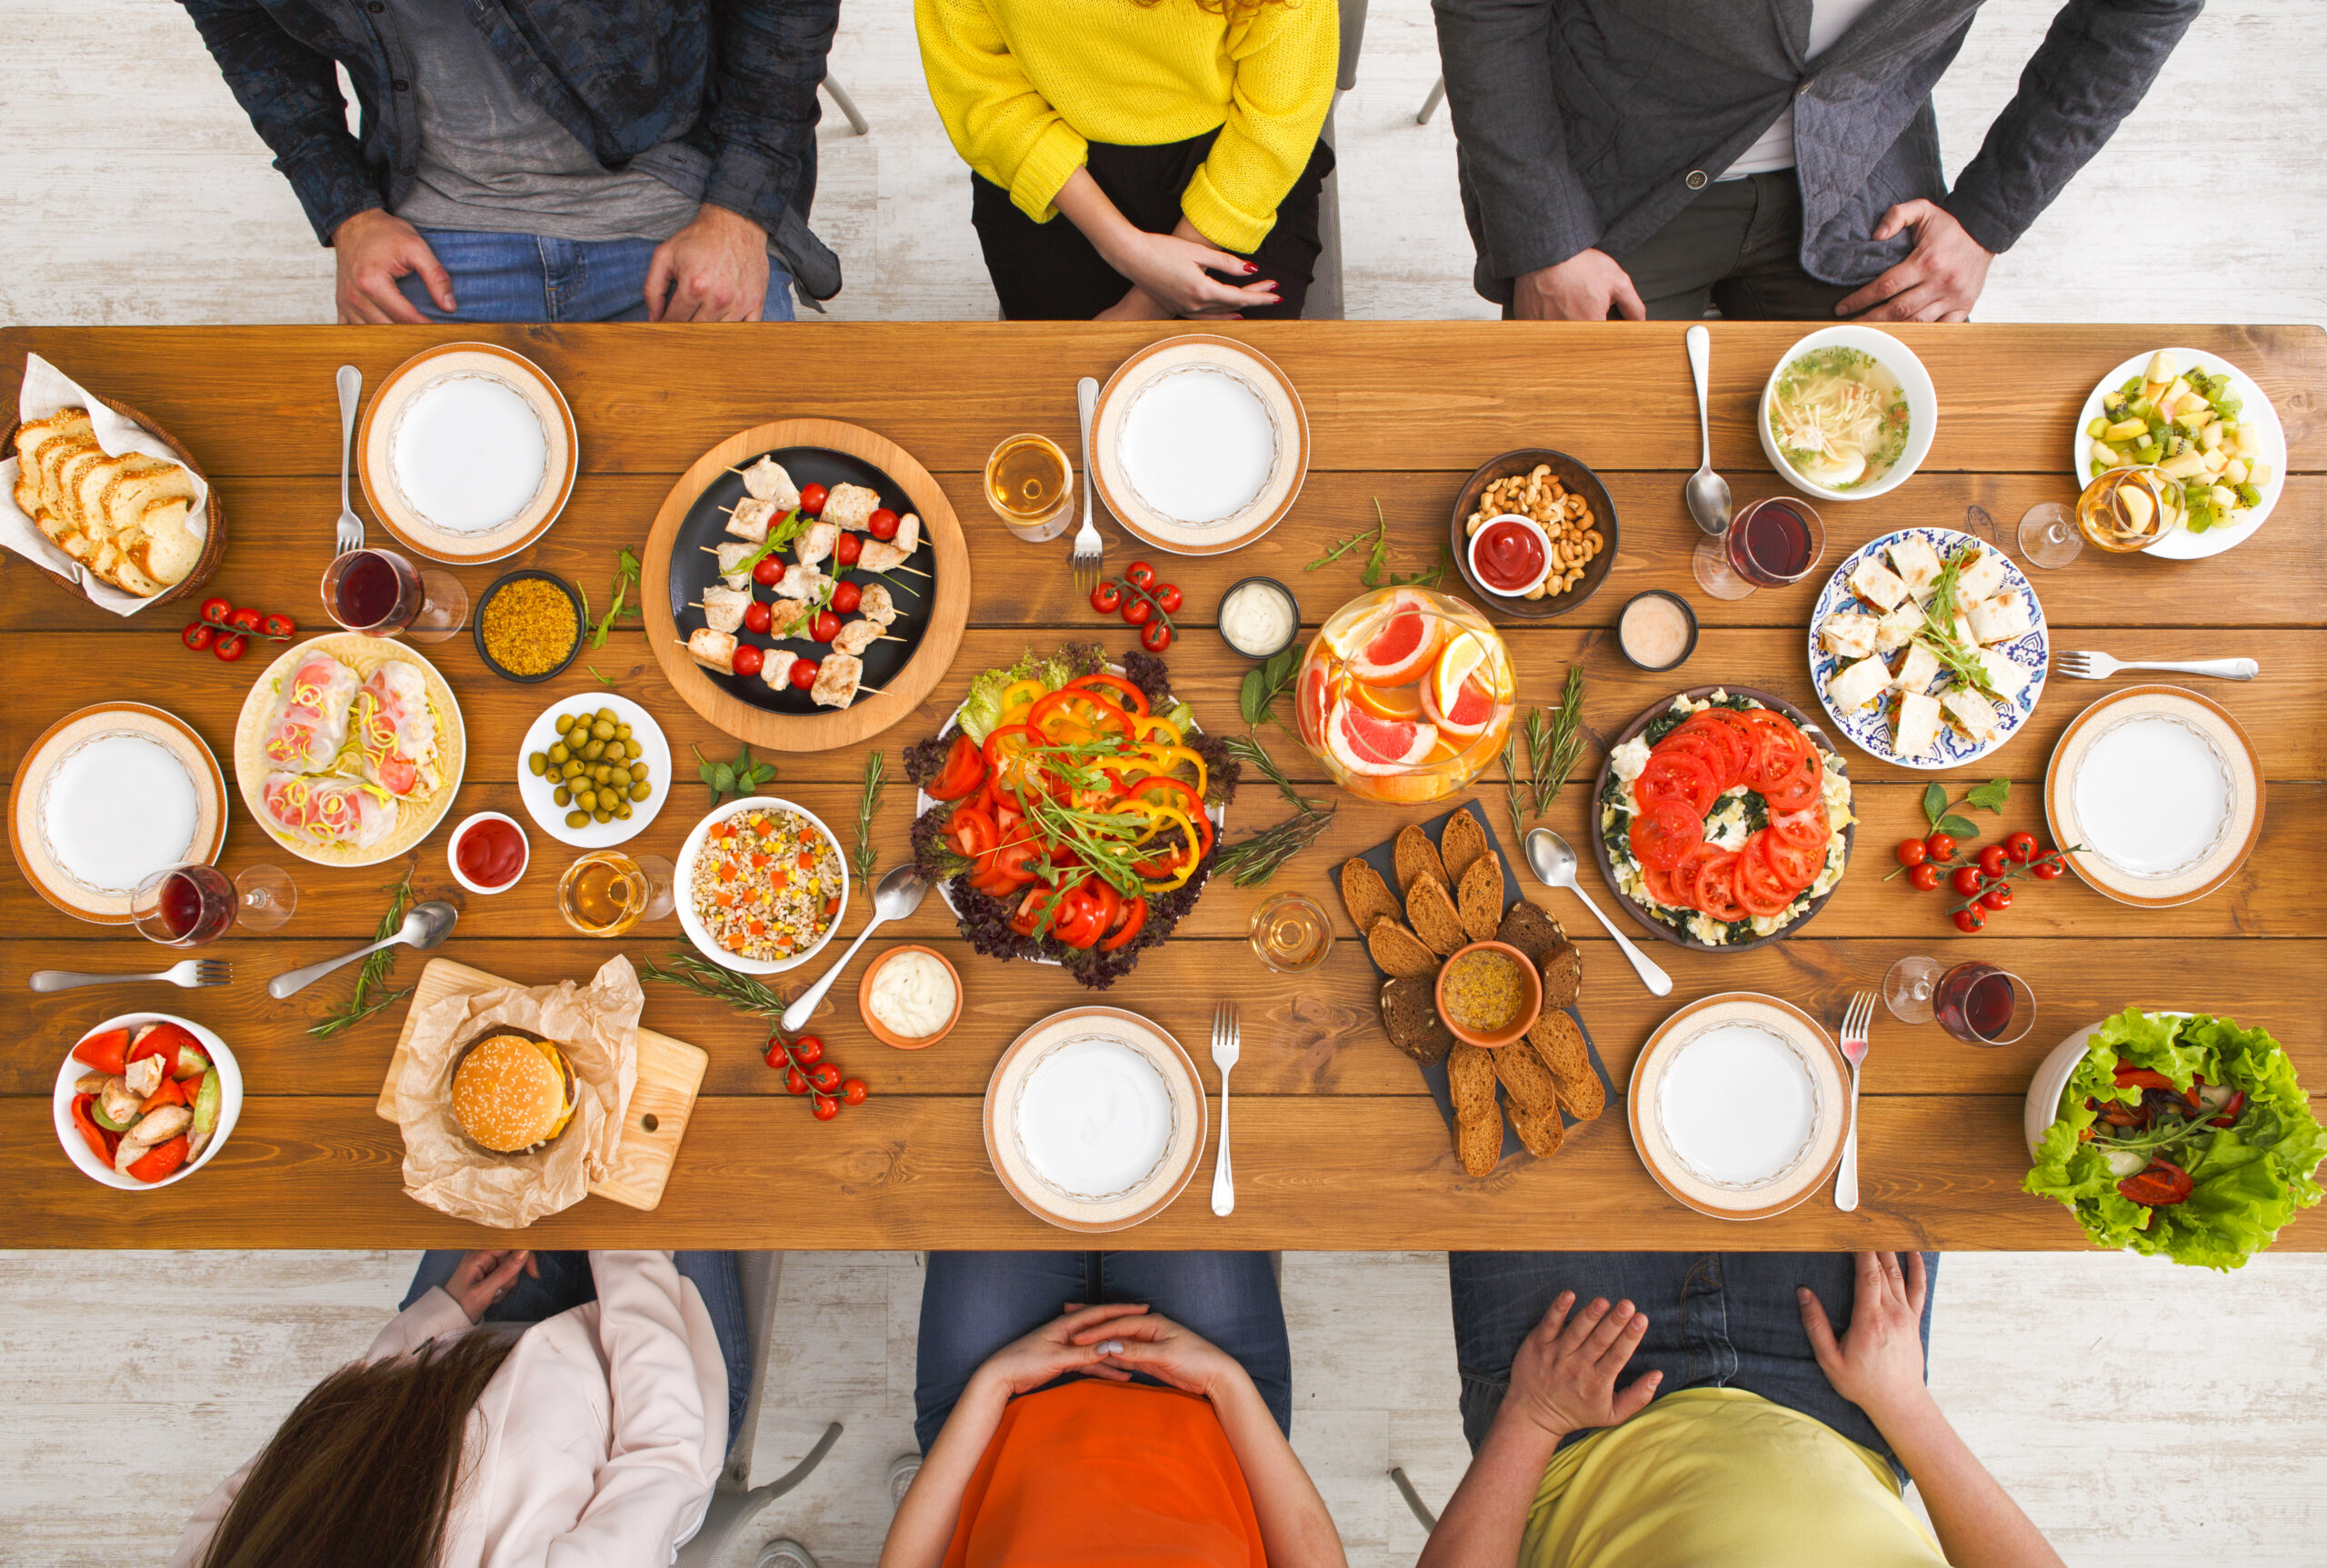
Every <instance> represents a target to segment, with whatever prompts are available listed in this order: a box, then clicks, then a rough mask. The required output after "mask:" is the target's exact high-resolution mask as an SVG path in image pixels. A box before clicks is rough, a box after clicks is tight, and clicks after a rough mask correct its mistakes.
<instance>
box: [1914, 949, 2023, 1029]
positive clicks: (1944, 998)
mask: <svg viewBox="0 0 2327 1568" xmlns="http://www.w3.org/2000/svg"><path fill="white" fill-rule="evenodd" d="M1931 1000H1932V1011H1933V1014H1934V1015H1936V1016H1937V1018H1938V1019H1939V1026H1940V1027H1941V1028H1942V1029H1944V1030H1946V1031H1947V1032H1948V1034H1952V1035H1953V1036H1954V1037H1955V1038H1956V1039H1958V1040H1961V1041H1962V1042H1963V1044H1966V1045H2009V1044H2012V1042H2013V1041H2015V1040H2017V1039H2019V1038H2020V1037H2021V1036H2022V1035H2023V1034H2027V1033H2028V1031H2029V1030H2031V1029H2032V1028H2034V1027H2035V1025H2036V993H2035V992H2033V991H2032V990H2030V989H2029V986H2028V982H2026V981H2025V980H2022V978H2021V977H2020V976H2019V975H2017V974H2012V973H2011V972H2010V971H2008V970H2003V969H1999V968H1997V967H1996V966H1995V965H1994V964H1985V963H1982V962H1981V961H1980V960H1979V959H1976V958H1973V959H1967V960H1966V961H1965V962H1963V963H1962V964H1957V965H1956V966H1955V967H1954V968H1952V969H1951V970H1949V971H1948V972H1947V973H1946V974H1942V975H1941V976H1940V977H1939V985H1938V987H1937V988H1936V989H1935V990H1933V992H1932V997H1931Z"/></svg>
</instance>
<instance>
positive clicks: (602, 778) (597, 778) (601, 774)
mask: <svg viewBox="0 0 2327 1568" xmlns="http://www.w3.org/2000/svg"><path fill="white" fill-rule="evenodd" d="M590 782H591V783H592V784H612V783H614V769H612V768H610V767H608V766H607V765H606V764H604V763H600V764H598V765H597V766H596V767H594V768H592V769H591V770H590Z"/></svg>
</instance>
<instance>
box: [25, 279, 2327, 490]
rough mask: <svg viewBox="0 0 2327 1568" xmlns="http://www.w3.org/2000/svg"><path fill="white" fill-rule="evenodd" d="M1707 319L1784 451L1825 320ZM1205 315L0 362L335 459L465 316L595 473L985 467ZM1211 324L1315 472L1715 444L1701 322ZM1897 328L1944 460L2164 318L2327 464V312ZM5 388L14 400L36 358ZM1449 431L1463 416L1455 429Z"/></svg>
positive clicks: (1744, 438) (216, 349)
mask: <svg viewBox="0 0 2327 1568" xmlns="http://www.w3.org/2000/svg"><path fill="white" fill-rule="evenodd" d="M1711 325H1712V331H1713V389H1714V393H1713V444H1714V449H1713V457H1714V462H1715V464H1717V465H1719V466H1721V467H1723V468H1741V467H1743V466H1747V465H1749V464H1753V463H1754V462H1755V461H1756V459H1755V458H1754V456H1753V454H1756V453H1758V452H1759V451H1760V444H1759V439H1758V437H1757V436H1756V435H1755V434H1754V424H1753V422H1754V419H1755V416H1756V409H1757V406H1758V402H1759V399H1760V395H1761V392H1762V387H1763V384H1764V382H1766V381H1767V379H1768V377H1769V374H1770V372H1771V371H1772V370H1773V369H1774V368H1775V366H1776V364H1777V361H1778V358H1779V356H1780V355H1783V353H1784V352H1785V350H1786V349H1787V347H1788V346H1790V345H1792V344H1793V343H1794V342H1796V341H1798V340H1799V339H1800V337H1801V336H1802V335H1803V329H1802V325H1801V324H1798V323H1783V322H1716V323H1713V324H1711ZM1184 330H1185V325H1184V324H1182V323H1170V324H1155V325H1128V324H1126V325H1112V324H1108V323H1035V322H1011V323H991V324H986V323H971V322H942V323H940V322H929V323H921V322H880V323H858V322H827V323H798V324H786V325H767V326H764V327H752V326H726V327H721V328H718V329H715V330H714V329H705V328H700V327H690V326H644V325H576V326H504V327H492V326H475V327H463V328H460V329H458V330H457V331H455V330H451V329H446V328H442V327H329V326H317V327H303V326H268V327H232V326H221V327H128V328H123V327H44V328H32V327H7V328H0V376H5V375H13V374H14V373H15V367H16V366H17V365H20V364H21V363H22V355H23V354H24V353H25V351H27V350H33V349H37V350H38V351H39V352H41V353H42V354H44V355H45V356H46V357H48V358H49V359H50V360H51V361H52V362H54V363H55V364H56V365H60V366H61V367H62V368H63V369H65V371H66V372H67V373H68V374H70V375H74V376H75V377H76V378H78V379H79V380H81V381H82V382H83V384H84V385H89V386H91V387H93V388H95V389H96V390H99V391H102V392H103V393H105V394H107V395H109V396H112V397H115V398H118V399H121V400H122V401H125V402H126V403H129V404H133V405H135V407H137V408H139V409H141V410H143V411H144V412H145V414H148V415H149V416H151V417H152V418H154V419H155V420H158V421H160V422H161V423H162V424H165V425H166V426H167V427H168V428H169V429H170V430H171V432H172V434H175V435H176V436H177V437H178V438H179V439H180V440H182V441H184V442H185V443H186V444H187V445H188V447H189V448H191V449H192V450H193V451H194V452H195V454H196V455H197V456H198V457H199V458H200V459H201V461H202V463H203V464H204V466H205V472H210V471H215V472H216V473H218V474H254V473H265V474H284V473H292V474H337V473H338V471H339V427H338V423H337V421H336V419H335V418H334V417H333V414H334V413H335V408H336V404H335V402H334V400H333V394H332V376H333V374H334V372H335V370H336V369H337V367H338V366H339V365H342V364H353V365H358V366H360V367H361V368H362V370H363V372H364V377H365V386H366V387H367V388H369V387H375V386H377V385H379V384H380V381H381V378H382V377H384V376H385V375H387V373H388V372H389V371H391V370H393V369H394V367H395V366H396V365H400V364H402V363H403V362H404V360H405V359H407V358H409V357H411V356H412V355H414V354H416V353H418V352H419V351H420V350H422V349H423V348H425V347H428V346H429V345H434V344H437V343H443V342H447V341H452V340H455V339H461V338H465V339H468V340H473V341H478V340H481V341H484V342H489V343H499V344H504V345H507V346H509V347H511V348H514V349H515V350H516V351H518V352H519V353H521V354H524V355H527V356H528V357H530V358H532V359H534V361H535V362H537V363H538V364H539V365H541V366H542V368H543V369H544V371H545V372H547V373H548V375H550V376H551V378H552V379H553V380H554V381H555V382H557V384H558V385H559V386H560V388H561V389H562V390H563V391H564V394H565V395H566V399H567V401H568V402H569V403H570V404H572V405H573V407H574V418H575V422H576V424H578V425H579V427H580V430H581V448H582V460H583V462H584V464H586V465H587V466H588V468H589V469H590V470H591V471H592V472H594V473H607V472H627V473H668V472H671V471H672V470H673V469H674V466H680V467H683V466H684V462H685V461H690V460H692V458H693V457H694V454H698V453H701V452H704V451H705V450H707V449H708V448H709V447H711V446H712V445H713V444H714V443H716V442H718V441H720V440H722V439H724V437H726V436H728V435H730V434H734V432H735V431H738V430H742V429H744V428H746V427H747V426H750V425H753V424H760V423H762V422H763V421H764V420H768V419H773V418H777V417H781V416H784V415H789V414H818V415H822V416H824V417H827V418H834V419H845V420H850V421H853V422H854V423H856V424H864V425H867V426H869V427H871V428H873V429H874V430H878V431H880V432H881V433H882V434H884V435H886V436H888V437H889V438H890V439H892V440H894V441H895V442H897V443H899V444H901V445H903V446H904V447H905V448H906V449H908V450H909V451H911V452H912V453H913V454H914V455H915V456H916V457H918V458H920V459H921V461H922V463H923V464H924V466H926V467H929V468H931V469H933V470H954V471H964V470H974V469H978V468H980V467H982V466H983V465H984V462H985V457H986V454H987V453H988V452H990V451H991V450H992V449H993V447H994V444H995V442H997V441H998V440H1000V439H1001V438H1002V437H1003V436H1004V435H1007V434H1011V433H1013V432H1014V431H1020V430H1030V429H1031V430H1040V431H1044V432H1046V433H1047V434H1051V435H1052V436H1054V437H1055V438H1057V439H1059V440H1061V441H1062V442H1064V443H1066V444H1068V445H1069V446H1070V447H1072V446H1073V444H1074V443H1073V440H1072V437H1073V434H1074V428H1075V422H1074V383H1075V378H1076V377H1078V376H1083V375H1095V376H1098V377H1101V378H1102V379H1104V378H1105V377H1106V376H1108V375H1111V374H1113V372H1114V369H1115V367H1116V366H1117V365H1121V364H1122V363H1123V361H1124V359H1125V358H1127V357H1128V356H1129V355H1131V354H1132V353H1134V351H1135V350H1137V349H1138V348H1140V347H1141V346H1143V345H1146V344H1149V343H1152V342H1154V341H1156V340H1157V339H1159V338H1164V337H1169V336H1173V335H1177V334H1179V333H1181V332H1183V331H1184ZM1208 330H1211V331H1214V332H1217V333H1219V334H1221V335H1224V336H1231V337H1235V338H1238V339H1240V340H1242V341H1243V342H1245V343H1249V344H1251V345H1253V347H1255V348H1257V349H1259V350H1260V351H1261V352H1263V353H1264V354H1266V355H1269V356H1270V357H1271V358H1273V359H1274V360H1275V361H1276V362H1277V363H1278V364H1279V365H1282V366H1283V369H1284V371H1285V374H1286V375H1288V376H1290V377H1291V378H1292V381H1293V385H1294V387H1295V388H1296V389H1297V390H1298V391H1299V392H1300V394H1301V397H1302V400H1303V404H1304V405H1305V406H1306V408H1307V411H1308V416H1309V423H1310V427H1311V430H1312V433H1313V458H1312V460H1311V465H1312V467H1313V469H1316V470H1320V471H1323V470H1332V469H1346V470H1355V471H1361V472H1371V471H1375V470H1381V469H1403V468H1417V469H1420V468H1438V469H1447V468H1453V469H1461V470H1463V471H1468V470H1469V469H1471V468H1473V467H1475V466H1476V465H1477V464H1478V463H1479V462H1480V461H1481V459H1483V458H1485V457H1488V456H1492V455H1493V454H1495V453H1498V452H1503V451H1506V450H1508V449H1510V448H1513V447H1518V446H1537V445H1552V446H1557V447H1560V448H1561V449H1563V450H1573V449H1576V448H1579V447H1581V448H1584V449H1585V450H1584V451H1583V455H1585V456H1586V457H1587V458H1588V459H1589V460H1590V461H1591V462H1592V463H1593V464H1595V465H1596V466H1603V467H1607V468H1616V469H1624V468H1663V469H1676V470H1681V471H1686V470H1688V469H1691V468H1693V467H1695V466H1696V461H1695V456H1696V448H1697V438H1696V424H1695V418H1694V415H1695V413H1696V407H1695V401H1694V396H1695V394H1694V393H1693V390H1692V388H1691V385H1690V381H1689V375H1688V369H1687V361H1686V359H1685V357H1684V355H1683V351H1682V345H1681V337H1682V333H1683V324H1682V323H1679V322H1652V323H1647V324H1631V323H1621V322H1530V323H1503V322H1337V323H1334V324H1333V325H1331V326H1329V327H1323V328H1321V327H1320V325H1319V324H1317V323H1313V322H1281V323H1280V322H1230V323H1221V324H1215V325H1212V326H1211V327H1210V328H1208ZM1893 331H1895V333H1896V335H1897V336H1898V337H1899V338H1900V339H1901V340H1902V341H1903V342H1904V343H1906V344H1907V345H1908V346H1909V347H1911V348H1912V349H1913V350H1914V352H1915V354H1916V355H1917V356H1918V357H1919V358H1921V359H1922V360H1923V364H1924V365H1926V366H1927V367H1928V368H1929V369H1930V371H1931V375H1932V379H1933V383H1934V385H1936V387H1937V389H1938V392H1939V405H1940V408H1941V410H1942V413H1941V415H1940V421H1939V428H1938V430H1937V432H1936V433H1935V438H1934V441H1933V447H1932V453H1931V456H1930V457H1929V458H1928V459H1927V460H1926V462H1925V463H1924V465H1923V466H1924V467H1925V468H1926V469H1928V470H1930V471H1933V472H1940V471H1945V470H1961V471H1965V472H1981V473H2036V474H2049V473H2056V472H2059V471H2060V470H2062V468H2064V467H2065V466H2066V460H2067V449H2068V444H2069V440H2070V436H2071V434H2072V426H2073V424H2074V420H2075V416H2076V412H2077V410H2078V408H2079V407H2080V406H2081V405H2082V402H2083V400H2084V398H2085V396H2086V394H2089V393H2090V392H2091V391H2092V387H2093V385H2094V384H2095V383H2096V382H2098V381H2099V380H2100V379H2101V377H2102V376H2103V375H2107V374H2108V373H2109V372H2110V371H2111V370H2113V369H2114V368H2116V366H2117V365H2119V364H2120V363H2121V362H2122V361H2123V360H2125V359H2127V358H2130V357H2132V355H2136V354H2143V353H2147V352H2148V351H2149V350H2151V349H2152V348H2156V347H2159V346H2161V345H2167V344H2177V345H2187V346H2190V347H2193V348H2203V349H2209V350H2212V351H2213V352H2215V353H2218V354H2221V355H2223V356H2224V357H2226V358H2228V359H2230V360H2232V362H2234V363H2236V364H2238V365H2241V366H2242V368H2244V369H2245V370H2246V371H2247V372H2248V374H2250V375H2252V376H2253V377H2254V378H2255V380H2256V383H2257V385H2260V386H2261V387H2262V390H2263V391H2264V393H2266V394H2268V395H2269V396H2270V398H2271V400H2272V404H2274V405H2275V406H2276V407H2277V409H2278V411H2279V416H2280V419H2281V421H2282V423H2283V424H2285V426H2286V431H2287V439H2288V444H2289V455H2290V459H2291V466H2292V469H2293V470H2296V471H2301V472H2306V473H2308V472H2316V471H2320V470H2322V469H2327V420H2322V417H2321V412H2322V404H2320V402H2319V401H2318V399H2317V397H2316V395H2315V393H2316V390H2317V388H2318V387H2319V386H2320V385H2322V382H2327V334H2322V331H2321V329H2319V328H2317V327H2314V326H2199V325H2182V326H2167V325H2140V326H2133V325H2079V326H2061V325H2001V324H1982V325H1977V326H1962V325H1957V326H1922V325H1903V326H1897V327H1895V328H1893ZM762 345H764V348H765V353H766V355H768V356H770V358H771V359H773V358H780V361H781V363H782V365H783V366H784V372H783V375H782V376H781V377H780V378H779V377H776V376H774V375H768V374H763V373H762V372H761V371H760V370H758V369H757V368H756V366H757V365H761V364H764V363H767V362H768V361H767V360H764V359H763V358H762V356H761V350H762ZM744 366H752V367H754V368H749V369H745V368H743V367H744ZM0 388H5V390H6V391H7V393H8V394H9V401H10V402H13V393H14V382H13V381H0ZM965 394H970V395H965ZM1553 410H1556V411H1558V412H1557V413H1550V412H1547V411H1553ZM1450 430H1458V431H1460V432H1461V433H1462V439H1461V441H1459V442H1450V441H1449V440H1448V439H1447V433H1448V432H1449V431H1450ZM1562 433H1565V434H1564V436H1563V437H1562ZM674 457H676V458H680V459H682V461H681V462H679V463H677V464H674V461H673V460H674ZM318 521H319V522H320V521H322V520H321V519H319V520H318Z"/></svg>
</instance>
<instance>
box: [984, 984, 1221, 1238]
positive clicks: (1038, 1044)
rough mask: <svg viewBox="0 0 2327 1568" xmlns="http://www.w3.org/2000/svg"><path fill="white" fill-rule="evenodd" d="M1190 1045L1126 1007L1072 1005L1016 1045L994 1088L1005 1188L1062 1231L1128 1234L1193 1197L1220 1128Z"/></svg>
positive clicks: (991, 1111) (991, 1136)
mask: <svg viewBox="0 0 2327 1568" xmlns="http://www.w3.org/2000/svg"><path fill="white" fill-rule="evenodd" d="M1209 1113H1210V1108H1209V1106H1208V1105H1207V1104H1206V1103H1205V1100H1204V1087H1203V1078H1201V1077H1200V1076H1198V1075H1197V1073H1196V1064H1195V1063H1194V1062H1193V1060H1192V1059H1190V1057H1189V1055H1188V1054H1187V1052H1186V1051H1184V1050H1183V1049H1182V1048H1181V1046H1180V1043H1179V1042H1178V1041H1177V1040H1174V1039H1173V1038H1172V1036H1171V1035H1170V1034H1167V1033H1165V1032H1164V1029H1162V1028H1161V1027H1159V1026H1158V1025H1156V1024H1152V1023H1150V1022H1149V1021H1148V1020H1146V1019H1144V1018H1143V1017H1141V1016H1140V1015H1139V1014H1136V1013H1127V1012H1125V1011H1124V1010H1123V1009H1122V1008H1120V1007H1096V1006H1093V1007H1070V1008H1068V1009H1067V1010H1066V1011H1065V1012H1064V1013H1054V1014H1051V1015H1050V1016H1049V1017H1048V1018H1045V1019H1044V1020H1043V1021H1042V1022H1041V1023H1039V1024H1035V1025H1034V1027H1033V1028H1031V1029H1029V1030H1027V1031H1026V1032H1025V1033H1024V1034H1021V1035H1019V1036H1018V1038H1017V1039H1015V1040H1014V1041H1012V1042H1011V1043H1010V1047H1009V1049H1007V1050H1005V1051H1004V1052H1003V1054H1002V1060H1001V1061H1000V1062H998V1063H996V1064H994V1076H993V1077H992V1078H991V1079H989V1080H988V1081H987V1083H986V1086H985V1111H984V1125H985V1152H986V1158H987V1159H989V1160H991V1161H992V1162H993V1164H994V1174H995V1175H996V1176H998V1177H1000V1178H1001V1180H1002V1185H1003V1188H1004V1191H1006V1192H1008V1193H1009V1194H1010V1195H1011V1196H1012V1197H1014V1198H1015V1199H1017V1200H1018V1202H1019V1203H1020V1204H1022V1205H1023V1206H1024V1208H1025V1210H1026V1212H1027V1213H1031V1214H1034V1216H1036V1217H1037V1218H1039V1219H1044V1220H1047V1221H1049V1222H1050V1223H1052V1224H1054V1225H1057V1226H1058V1227H1060V1228H1061V1229H1062V1230H1069V1231H1084V1232H1099V1231H1120V1230H1126V1229H1128V1228H1129V1227H1131V1226H1133V1225H1136V1224H1138V1223H1141V1222H1142V1221H1144V1220H1149V1219H1153V1218H1154V1217H1155V1216H1156V1215H1157V1214H1159V1213H1163V1212H1164V1209H1166V1208H1168V1207H1170V1206H1171V1203H1172V1200H1173V1199H1174V1198H1176V1197H1178V1196H1179V1195H1180V1193H1182V1192H1183V1191H1184V1190H1185V1189H1186V1187H1187V1184H1188V1180H1189V1178H1190V1177H1192V1176H1193V1175H1194V1174H1195V1170H1196V1165H1197V1164H1198V1163H1199V1162H1200V1161H1201V1160H1202V1159H1203V1145H1204V1135H1205V1132H1206V1129H1207V1127H1208V1126H1209V1124H1210V1115H1209Z"/></svg>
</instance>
